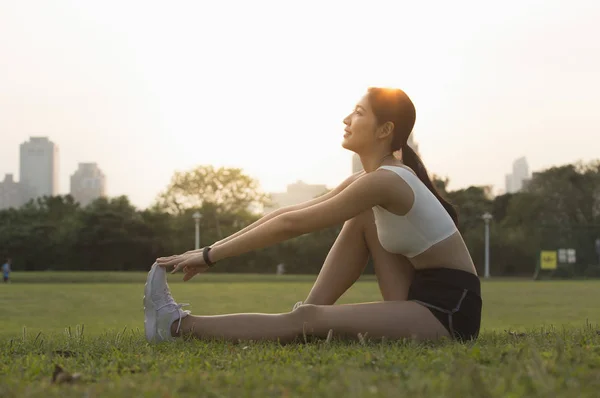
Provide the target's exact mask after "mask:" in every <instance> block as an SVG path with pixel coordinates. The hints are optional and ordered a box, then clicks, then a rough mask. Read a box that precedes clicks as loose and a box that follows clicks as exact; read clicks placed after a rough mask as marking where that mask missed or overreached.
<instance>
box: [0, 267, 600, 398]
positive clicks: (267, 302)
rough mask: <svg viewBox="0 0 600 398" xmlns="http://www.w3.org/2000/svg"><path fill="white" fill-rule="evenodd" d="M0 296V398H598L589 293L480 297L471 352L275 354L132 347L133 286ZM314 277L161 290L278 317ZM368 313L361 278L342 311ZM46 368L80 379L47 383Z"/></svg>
mask: <svg viewBox="0 0 600 398" xmlns="http://www.w3.org/2000/svg"><path fill="white" fill-rule="evenodd" d="M12 276H13V283H12V284H9V285H0V308H1V311H2V315H1V317H0V319H1V321H0V324H1V327H0V397H30V396H44V397H51V396H77V397H79V396H86V397H104V396H110V397H113V396H116V397H120V396H127V397H137V396H159V397H168V396H173V397H176V396H194V397H195V396H210V397H221V396H234V397H243V396H252V397H263V396H285V397H292V396H311V397H312V396H325V397H336V398H339V397H362V396H369V397H371V396H372V397H378V396H385V397H391V396H393V397H399V396H410V397H426V396H427V397H431V396H434V397H458V396H460V397H506V396H511V397H513V396H514V397H516V396H539V397H542V396H543V397H547V396H599V395H600V393H599V391H600V326H598V323H600V281H553V282H532V281H525V280H523V281H519V280H499V281H490V282H484V283H483V287H482V289H483V299H484V310H483V322H482V334H481V337H480V339H479V340H478V341H477V342H475V343H469V344H458V343H454V342H449V341H444V342H437V343H429V344H423V343H421V344H419V343H416V342H413V341H409V340H407V341H400V342H390V341H383V342H382V341H369V340H368V341H366V342H365V343H360V342H356V343H348V342H341V341H335V340H334V341H333V342H331V343H325V342H323V341H313V342H308V343H307V344H294V345H288V346H280V345H278V344H275V343H269V344H265V343H253V342H241V343H239V344H231V343H223V342H206V341H188V342H185V341H178V342H176V343H174V344H160V345H157V346H152V345H148V344H147V343H146V342H145V340H144V338H143V315H142V309H141V299H142V295H143V284H144V281H145V274H143V273H58V272H57V273H25V274H23V273H21V274H19V273H13V275H12ZM314 279H315V277H314V276H283V277H276V276H272V275H223V274H209V275H202V276H201V277H197V278H196V279H195V280H194V281H192V282H188V283H185V284H184V283H179V282H178V278H170V281H172V282H171V288H172V291H173V293H174V296H175V298H176V299H177V300H178V301H180V302H189V303H191V304H192V307H191V310H192V312H193V313H196V314H204V315H210V314H220V313H229V312H280V311H288V310H289V309H290V308H291V306H292V305H293V304H294V303H295V302H296V301H298V300H302V299H303V298H304V297H305V296H306V294H307V293H308V291H309V289H310V287H311V284H312V282H313V281H314ZM378 299H379V292H378V289H377V284H376V283H375V282H374V281H373V278H372V277H365V278H363V279H362V280H361V282H359V283H357V284H356V285H355V286H353V287H352V288H351V289H350V291H348V292H347V293H346V294H345V295H344V296H343V297H342V299H341V300H340V302H341V303H349V302H361V301H374V300H378ZM54 364H60V365H62V366H64V367H65V369H67V370H69V371H74V372H81V373H82V378H81V380H80V381H79V382H78V383H76V384H73V385H53V384H51V383H50V380H51V376H52V371H53V369H54Z"/></svg>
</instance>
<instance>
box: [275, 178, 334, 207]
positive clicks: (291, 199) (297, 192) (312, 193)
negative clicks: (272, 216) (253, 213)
mask: <svg viewBox="0 0 600 398" xmlns="http://www.w3.org/2000/svg"><path fill="white" fill-rule="evenodd" d="M325 192H327V186H326V185H321V184H316V185H313V184H306V183H305V182H302V181H297V182H296V183H294V184H289V185H288V186H287V190H286V191H285V192H277V193H272V194H271V201H272V202H273V205H272V206H268V207H265V210H264V212H265V213H269V212H271V211H273V210H277V209H279V208H281V207H285V206H292V205H296V204H299V203H302V202H306V201H308V200H311V199H314V198H316V197H317V196H319V195H323V194H324V193H325Z"/></svg>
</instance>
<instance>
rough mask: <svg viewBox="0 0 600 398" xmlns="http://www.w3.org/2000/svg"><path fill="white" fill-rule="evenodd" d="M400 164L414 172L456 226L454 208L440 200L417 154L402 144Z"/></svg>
mask: <svg viewBox="0 0 600 398" xmlns="http://www.w3.org/2000/svg"><path fill="white" fill-rule="evenodd" d="M402 162H403V163H404V164H405V165H406V166H408V167H410V168H411V169H412V170H414V172H415V173H416V174H417V177H419V180H421V181H422V182H423V184H425V186H426V187H427V188H429V190H430V191H431V193H433V195H434V196H435V197H436V198H437V200H439V201H440V203H441V204H442V206H444V209H446V211H447V212H448V214H449V215H450V217H451V218H452V220H453V221H454V224H455V225H456V226H458V213H457V212H456V209H455V208H454V206H452V204H451V203H450V202H448V201H447V200H446V199H444V198H442V196H441V195H440V194H439V192H438V191H437V189H435V186H434V185H433V182H431V179H430V178H429V175H428V174H427V169H425V165H424V164H423V162H422V161H421V159H420V158H419V155H417V153H416V152H415V151H414V150H413V149H412V148H411V147H410V145H408V144H404V145H403V146H402Z"/></svg>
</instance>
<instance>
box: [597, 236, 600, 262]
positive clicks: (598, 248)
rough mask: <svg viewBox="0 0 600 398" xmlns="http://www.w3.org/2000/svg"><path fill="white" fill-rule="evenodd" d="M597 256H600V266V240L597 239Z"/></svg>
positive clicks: (599, 257)
mask: <svg viewBox="0 0 600 398" xmlns="http://www.w3.org/2000/svg"><path fill="white" fill-rule="evenodd" d="M596 255H597V256H598V265H600V238H596Z"/></svg>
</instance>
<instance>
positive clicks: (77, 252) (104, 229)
mask: <svg viewBox="0 0 600 398" xmlns="http://www.w3.org/2000/svg"><path fill="white" fill-rule="evenodd" d="M434 182H435V184H436V186H437V187H438V189H439V191H440V192H441V193H442V195H443V196H444V197H446V198H447V199H448V200H449V201H450V202H451V203H452V204H453V205H454V206H456V207H457V209H458V213H459V229H460V231H461V232H462V234H463V237H464V239H465V242H466V244H467V246H468V248H469V250H470V252H471V255H472V257H473V260H474V261H475V263H476V266H477V268H478V271H479V273H480V274H483V266H484V264H483V259H484V222H483V220H482V215H483V214H484V213H486V212H489V213H491V214H492V216H493V220H492V221H491V223H490V264H491V272H492V275H495V276H500V275H503V276H508V275H522V276H531V275H532V274H533V272H534V269H535V266H536V261H537V259H538V256H539V251H540V250H542V249H550V250H555V249H558V248H573V249H575V250H576V253H577V261H576V264H575V265H574V266H573V267H572V272H575V273H579V274H582V275H583V274H586V273H590V272H597V271H593V269H592V268H590V265H593V264H597V262H598V258H597V255H596V252H595V247H594V242H595V240H596V239H597V238H599V237H600V161H593V162H589V163H582V162H579V163H575V164H567V165H563V166H557V167H553V168H549V169H546V170H544V171H541V172H538V173H534V175H533V176H532V178H531V180H530V181H528V182H526V184H525V187H524V189H523V190H522V191H521V192H518V193H514V194H504V195H498V196H494V195H493V194H492V192H491V188H490V187H487V186H471V187H468V188H465V189H459V190H449V189H448V183H449V181H448V179H447V178H446V179H443V178H439V177H435V178H434ZM268 203H269V197H268V195H266V194H264V193H262V192H261V191H260V189H259V185H258V183H257V181H255V180H253V179H252V178H250V177H249V176H247V175H245V174H244V172H243V171H242V170H241V169H235V168H214V167H212V166H198V167H196V168H194V169H192V170H188V171H184V172H177V173H175V175H174V176H173V178H172V180H171V182H170V184H169V185H168V187H166V189H165V190H164V191H163V192H161V193H160V194H159V196H158V197H157V199H156V201H155V203H154V204H153V205H152V206H151V207H149V208H147V209H142V210H140V209H137V208H136V207H135V206H133V205H132V204H131V203H130V201H129V200H128V198H127V197H126V196H120V197H113V198H99V199H97V200H95V201H94V202H92V203H91V204H89V205H87V206H85V207H82V206H80V205H79V204H78V203H77V202H75V201H74V200H73V198H72V197H71V196H70V195H65V196H53V197H42V198H37V199H35V200H31V201H30V202H28V203H27V204H25V205H24V206H22V207H20V208H18V209H16V208H11V209H5V210H2V211H0V253H2V255H3V256H4V257H6V256H10V257H11V258H12V259H13V269H15V270H96V271H97V270H120V271H129V270H147V269H148V268H149V266H150V265H151V264H152V262H153V261H154V259H155V258H157V257H160V256H164V255H171V254H175V253H182V252H184V251H187V250H190V249H193V248H194V238H195V234H194V228H195V221H194V219H193V218H192V214H193V213H194V212H196V211H198V212H200V214H201V215H202V219H201V221H200V241H201V246H203V245H207V244H211V243H214V242H215V241H217V240H219V239H221V238H224V237H226V236H228V235H230V234H232V233H234V232H236V231H238V230H239V229H241V228H243V227H245V226H246V225H249V224H250V223H252V222H254V221H256V220H257V219H258V218H259V217H260V215H259V214H258V209H261V208H262V206H264V205H267V204H268ZM340 230H341V225H338V226H335V227H331V228H328V229H324V230H322V231H318V232H315V233H311V234H307V235H303V236H300V237H298V238H295V239H292V240H289V241H286V242H283V243H281V244H278V245H275V246H272V247H269V248H266V249H262V250H258V251H256V252H253V253H248V254H245V255H242V256H239V257H237V258H231V259H227V260H224V261H223V262H222V264H220V266H219V267H215V269H214V271H211V272H238V273H240V272H249V273H274V272H275V269H276V267H277V265H278V264H280V263H283V264H285V265H286V272H289V273H303V274H314V273H317V272H318V271H319V269H320V268H321V265H322V263H323V261H324V259H325V256H326V255H327V252H328V250H329V249H330V247H331V245H332V244H333V241H334V240H335V238H336V236H337V234H338V233H339V231H340ZM590 269H592V271H590ZM595 270H597V268H596V269H595ZM367 272H372V267H371V266H370V265H369V266H368V267H367Z"/></svg>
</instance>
